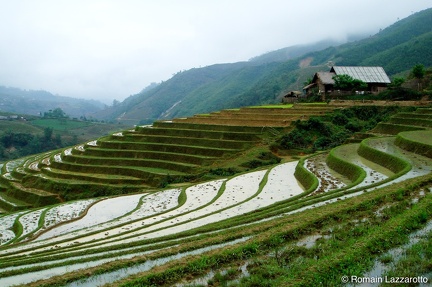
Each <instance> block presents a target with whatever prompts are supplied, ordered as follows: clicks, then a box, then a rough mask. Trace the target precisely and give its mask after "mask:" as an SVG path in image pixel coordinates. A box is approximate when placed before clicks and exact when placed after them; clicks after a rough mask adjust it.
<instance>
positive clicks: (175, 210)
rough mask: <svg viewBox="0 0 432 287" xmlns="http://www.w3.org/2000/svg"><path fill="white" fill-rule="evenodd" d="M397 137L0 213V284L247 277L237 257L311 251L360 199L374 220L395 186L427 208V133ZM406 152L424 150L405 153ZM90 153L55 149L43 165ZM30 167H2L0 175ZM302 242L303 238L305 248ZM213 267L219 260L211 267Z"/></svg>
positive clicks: (431, 165)
mask: <svg viewBox="0 0 432 287" xmlns="http://www.w3.org/2000/svg"><path fill="white" fill-rule="evenodd" d="M419 133H422V134H421V135H420V134H419ZM400 135H401V136H403V137H404V138H405V140H400V139H399V136H380V137H375V138H369V139H366V140H363V141H362V142H361V143H358V144H348V145H343V146H340V147H337V148H335V149H333V150H331V151H330V152H328V153H321V154H317V155H313V156H311V157H308V158H305V159H302V160H300V161H292V162H283V163H281V164H279V165H275V166H272V167H270V168H266V169H261V170H256V171H252V172H249V173H244V174H240V175H237V176H234V177H227V178H222V179H218V180H212V181H207V182H203V183H199V184H194V185H189V186H182V187H171V188H167V189H154V190H144V191H141V192H137V193H134V194H129V195H123V196H102V197H96V198H91V199H83V200H75V201H69V202H65V203H57V204H54V205H48V206H44V207H39V208H33V209H29V210H21V211H17V212H14V213H8V214H6V215H3V216H1V217H0V245H1V246H0V286H13V285H26V286H54V285H55V286H103V285H104V284H114V285H115V286H118V285H122V284H124V286H150V284H149V285H145V284H147V283H143V282H150V281H145V280H156V279H155V278H159V277H157V276H159V275H155V274H165V273H164V272H171V271H169V270H171V269H172V268H177V269H176V270H177V271H176V273H175V274H178V275H173V273H170V274H171V276H172V278H173V279H170V278H168V277H163V276H165V275H163V276H162V275H160V276H162V277H161V278H165V279H163V280H162V279H159V280H162V281H161V282H162V283H160V284H158V285H157V286H173V285H174V284H177V283H179V282H178V281H179V280H180V281H184V283H185V282H186V283H187V282H188V280H186V281H185V279H186V277H187V278H194V277H196V276H200V275H205V274H206V273H207V272H208V271H209V268H210V269H212V270H213V273H212V274H213V276H214V273H215V272H219V271H221V270H223V266H222V265H223V264H222V261H223V262H225V264H239V265H240V267H239V270H240V269H242V268H243V269H242V270H243V272H242V275H239V276H240V277H248V276H249V275H248V273H249V272H248V271H247V270H249V269H248V268H249V267H248V265H253V264H252V262H250V261H248V260H247V259H248V258H250V257H251V256H252V255H253V254H258V253H259V251H258V250H260V249H262V250H263V252H264V253H265V252H271V250H272V249H270V250H268V249H266V248H269V247H266V246H270V245H271V244H270V242H273V241H274V240H275V238H276V237H275V236H276V235H278V236H279V235H280V236H282V235H283V236H282V237H280V238H284V240H288V239H290V240H293V241H294V242H296V244H297V246H304V245H305V246H306V245H308V244H309V245H308V246H309V247H304V248H312V247H311V246H314V244H315V241H316V240H317V239H319V238H324V239H325V238H331V237H332V236H329V237H326V235H316V234H309V235H308V230H312V226H313V225H315V224H316V223H317V222H321V221H322V222H324V221H325V220H327V219H328V218H333V217H338V216H341V214H344V212H345V213H347V214H351V216H353V215H354V214H355V212H354V211H353V210H357V209H356V208H358V207H356V206H362V205H364V204H369V203H368V202H374V203H375V204H377V206H376V208H377V210H376V214H382V213H383V212H385V210H386V209H387V208H388V207H389V206H392V205H394V204H395V202H397V201H396V200H395V199H393V197H391V196H389V195H391V194H399V193H400V184H402V183H405V182H406V183H407V184H411V185H413V184H414V186H415V188H413V189H412V191H410V192H408V194H407V195H406V196H409V197H412V198H413V202H412V207H411V209H413V210H415V209H416V208H417V206H418V208H421V207H422V206H424V205H425V204H427V203H428V202H429V206H427V207H425V208H426V210H427V209H428V208H430V204H431V203H432V201H431V197H432V173H431V172H432V161H431V158H430V157H428V155H429V153H428V152H427V150H428V148H429V149H432V146H431V144H430V141H428V140H424V138H432V131H431V130H429V129H426V130H423V131H419V132H405V133H401V134H400ZM123 136H124V134H123V133H122V134H121V135H120V134H117V135H115V137H123ZM133 136H135V135H133ZM140 136H141V135H140ZM407 142H414V144H411V145H408V144H407ZM415 143H420V144H419V145H420V146H421V147H422V148H412V146H415V145H416V144H415ZM98 144H99V143H98V142H94V143H92V145H89V144H87V146H86V147H84V148H83V147H82V146H79V147H75V148H74V149H72V150H69V151H62V152H60V154H61V156H59V158H57V159H56V157H55V156H50V162H51V161H57V162H60V160H61V161H63V159H64V157H65V154H66V155H67V156H70V155H71V154H74V151H75V150H78V151H79V150H81V151H82V149H87V148H88V146H97V145H98ZM425 145H426V148H425V147H424V146H425ZM427 147H428V148H427ZM425 150H426V152H425ZM57 154H58V153H57ZM41 158H43V160H45V162H46V161H47V157H46V156H41ZM34 160H35V159H31V158H27V159H23V160H20V161H19V162H14V163H10V164H9V165H7V166H6V171H7V172H9V173H10V172H13V171H14V168H17V167H18V166H20V165H23V164H24V163H25V162H27V163H30V162H33V161H34ZM38 168H39V167H38ZM378 199H379V200H378ZM377 200H378V201H377ZM393 200H394V201H393ZM377 202H382V204H383V205H382V206H381V205H379V204H378V203H377ZM353 208H354V209H353ZM372 209H373V208H372ZM413 212H414V211H413ZM362 216H363V215H362ZM428 216H429V217H428V218H429V219H430V218H431V217H432V215H428ZM320 218H321V219H320ZM360 219H361V218H360ZM426 222H427V220H426ZM383 224H384V223H383ZM386 230H387V229H385V228H384V229H383V234H384V231H386ZM293 234H296V235H295V236H294V235H293ZM377 234H378V233H377ZM302 235H304V236H306V235H308V236H312V237H311V238H314V239H312V241H311V242H312V243H308V242H309V241H308V240H310V239H308V237H306V238H304V237H302ZM374 236H375V235H374ZM377 236H378V235H377ZM365 238H369V236H366V237H365ZM365 240H366V239H365ZM272 244H273V245H271V246H275V245H274V243H272ZM272 248H273V247H272ZM266 250H267V251H266ZM359 250H360V249H359ZM220 254H222V255H220ZM275 254H276V253H275ZM218 256H219V257H218ZM221 256H222V257H221ZM263 256H264V255H263ZM275 256H276V255H275ZM340 257H341V256H340ZM211 258H219V259H218V260H220V262H219V263H218V264H216V265H212V264H213V263H210V262H213V261H211V260H213V259H211ZM222 258H224V259H223V260H222ZM204 259H205V260H204ZM210 259H211V260H210ZM276 259H277V258H276ZM245 260H246V261H245ZM272 260H273V259H272ZM200 264H201V265H202V266H204V267H199V266H200ZM175 266H180V267H175ZM182 266H183V267H182ZM178 268H180V269H178ZM181 268H183V269H181ZM188 268H189V269H188ZM194 268H195V269H194ZM165 270H167V271H165ZM185 270H186V271H185ZM187 270H189V271H187ZM250 270H252V269H250ZM146 272H147V273H146ZM149 272H150V273H149ZM185 272H186V273H185ZM221 272H222V271H221ZM299 272H300V271H299ZM152 274H153V275H152ZM299 274H301V273H299ZM416 275H424V274H416ZM299 276H300V275H299ZM303 277H304V276H303ZM151 278H153V279H151ZM208 278H213V277H212V276H209V277H208ZM142 280H144V281H142ZM170 280H171V281H170ZM151 282H157V281H151ZM191 282H193V281H191ZM234 283H235V282H234ZM154 284H155V283H154ZM164 284H165V285H164ZM206 284H207V283H206ZM206 284H204V285H206ZM178 286H182V285H178ZM287 286H288V285H287Z"/></svg>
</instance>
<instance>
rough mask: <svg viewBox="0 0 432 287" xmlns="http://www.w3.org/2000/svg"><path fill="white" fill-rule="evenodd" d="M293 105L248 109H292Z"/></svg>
mask: <svg viewBox="0 0 432 287" xmlns="http://www.w3.org/2000/svg"><path fill="white" fill-rule="evenodd" d="M292 107H293V105H292V104H289V105H283V104H280V105H264V106H252V107H248V108H252V109H260V108H264V109H290V108H292Z"/></svg>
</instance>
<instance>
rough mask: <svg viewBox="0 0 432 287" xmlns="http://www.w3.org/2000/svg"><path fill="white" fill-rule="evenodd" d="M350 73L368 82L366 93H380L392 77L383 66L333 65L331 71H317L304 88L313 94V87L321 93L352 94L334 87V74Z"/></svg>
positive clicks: (354, 77) (353, 76) (307, 92)
mask: <svg viewBox="0 0 432 287" xmlns="http://www.w3.org/2000/svg"><path fill="white" fill-rule="evenodd" d="M337 75H349V76H351V77H352V78H353V79H357V80H361V81H363V82H365V83H366V84H367V88H366V90H365V91H363V92H366V93H371V94H378V93H380V92H382V91H384V90H385V89H386V88H387V85H388V84H390V83H391V81H390V78H389V77H388V76H387V74H386V72H385V71H384V69H383V68H382V67H362V66H359V67H352V66H333V67H331V69H330V71H329V72H317V73H315V75H314V77H313V79H312V82H311V84H309V85H307V86H306V87H304V88H303V90H305V92H306V94H311V92H312V90H313V89H317V90H318V93H319V94H324V95H343V94H351V93H352V91H340V90H336V89H335V88H334V84H335V81H334V79H333V77H334V76H337Z"/></svg>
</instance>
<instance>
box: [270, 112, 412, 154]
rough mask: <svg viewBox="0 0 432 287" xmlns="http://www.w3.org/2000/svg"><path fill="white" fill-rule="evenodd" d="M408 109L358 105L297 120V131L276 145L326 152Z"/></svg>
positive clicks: (282, 137) (287, 135)
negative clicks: (320, 115) (305, 119)
mask: <svg viewBox="0 0 432 287" xmlns="http://www.w3.org/2000/svg"><path fill="white" fill-rule="evenodd" d="M404 109H406V110H412V108H401V107H398V106H389V107H379V106H358V107H350V108H346V109H341V110H337V111H335V112H333V113H332V114H330V115H325V116H322V117H311V118H310V119H309V120H307V121H300V120H297V121H296V122H294V126H295V128H294V130H292V131H291V132H289V133H286V134H284V135H282V136H281V137H280V138H279V139H278V140H277V141H276V143H275V144H274V146H278V147H280V148H282V149H301V150H305V151H315V150H326V149H329V148H333V147H335V146H338V145H340V144H343V143H344V142H345V141H346V140H347V139H348V138H349V137H351V136H352V135H353V134H354V133H357V132H365V131H368V130H371V129H372V128H374V127H375V126H376V125H377V124H378V123H379V122H382V121H387V120H388V119H389V118H390V116H391V115H393V114H396V113H397V112H400V111H402V110H404Z"/></svg>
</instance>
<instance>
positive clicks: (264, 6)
mask: <svg viewBox="0 0 432 287" xmlns="http://www.w3.org/2000/svg"><path fill="white" fill-rule="evenodd" d="M430 7H432V5H431V2H430V0H361V1H350V0H326V1H320V0H301V1H300V0H296V1H294V0H177V1H174V0H100V1H99V0H51V1H50V0H38V1H35V0H16V1H15V0H14V1H12V0H0V41H1V42H0V85H3V86H9V87H18V88H22V89H29V90H39V89H43V90H46V91H49V92H51V93H54V94H59V95H61V96H70V97H75V98H88V99H98V100H102V101H104V102H106V103H112V101H113V99H117V100H119V101H122V100H124V99H125V98H126V97H128V96H129V95H132V94H136V93H138V92H139V91H141V90H142V89H143V88H145V87H146V86H148V85H149V84H150V83H151V82H160V81H165V80H168V79H169V78H170V77H171V76H172V75H173V74H174V73H176V72H178V71H180V70H188V69H191V68H194V67H200V66H207V65H211V64H216V63H231V62H238V61H246V60H248V59H250V58H252V57H254V56H258V55H261V54H263V53H265V52H269V51H272V50H277V49H280V48H283V47H287V46H292V45H296V44H306V43H311V42H316V41H319V40H322V39H324V38H329V37H332V38H335V39H344V38H345V37H346V34H347V33H350V34H355V33H368V34H374V33H376V32H378V30H379V29H380V28H385V27H387V26H389V25H391V24H393V23H394V22H396V21H397V20H398V19H402V18H405V17H407V16H409V15H411V14H412V13H415V12H418V11H421V10H424V9H427V8H430Z"/></svg>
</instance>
